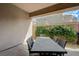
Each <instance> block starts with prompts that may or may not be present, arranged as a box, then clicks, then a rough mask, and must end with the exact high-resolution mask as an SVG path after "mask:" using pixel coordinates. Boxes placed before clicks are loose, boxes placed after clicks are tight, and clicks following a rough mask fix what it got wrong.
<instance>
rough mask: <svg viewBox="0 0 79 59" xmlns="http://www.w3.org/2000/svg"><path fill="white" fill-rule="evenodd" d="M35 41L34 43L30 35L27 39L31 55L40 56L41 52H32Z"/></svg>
mask: <svg viewBox="0 0 79 59" xmlns="http://www.w3.org/2000/svg"><path fill="white" fill-rule="evenodd" d="M33 43H34V40H33V39H32V37H30V38H29V39H28V40H27V45H28V51H29V55H30V56H38V55H39V54H37V53H31V49H32V46H33Z"/></svg>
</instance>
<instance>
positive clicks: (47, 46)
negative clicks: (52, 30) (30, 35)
mask: <svg viewBox="0 0 79 59" xmlns="http://www.w3.org/2000/svg"><path fill="white" fill-rule="evenodd" d="M30 52H31V53H39V54H41V53H44V54H45V53H49V54H53V53H54V54H58V55H60V56H61V55H64V54H65V53H67V51H66V50H65V49H64V48H62V47H61V46H60V45H58V44H57V43H56V42H55V41H54V40H52V39H51V38H49V37H37V38H36V40H35V42H34V44H33V47H32V49H31V51H30Z"/></svg>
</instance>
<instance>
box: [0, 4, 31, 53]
mask: <svg viewBox="0 0 79 59" xmlns="http://www.w3.org/2000/svg"><path fill="white" fill-rule="evenodd" d="M30 21H31V19H30V18H29V15H28V13H26V12H24V11H23V10H21V9H19V8H17V7H16V6H14V5H11V4H0V51H1V50H4V49H6V48H9V47H11V46H14V45H17V44H19V43H22V42H23V41H24V40H25V36H26V34H27V30H28V27H29V24H30Z"/></svg>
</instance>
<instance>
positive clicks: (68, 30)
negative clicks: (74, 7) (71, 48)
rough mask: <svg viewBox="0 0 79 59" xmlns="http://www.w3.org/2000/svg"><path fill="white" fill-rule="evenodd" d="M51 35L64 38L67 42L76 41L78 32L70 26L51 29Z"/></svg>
mask: <svg viewBox="0 0 79 59" xmlns="http://www.w3.org/2000/svg"><path fill="white" fill-rule="evenodd" d="M50 35H52V36H53V37H54V36H58V37H61V36H63V37H64V38H66V40H67V41H70V42H72V41H74V40H75V39H76V36H77V34H76V32H75V30H74V29H73V28H72V27H70V26H60V25H59V26H55V27H53V28H51V29H50Z"/></svg>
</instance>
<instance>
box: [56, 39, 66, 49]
mask: <svg viewBox="0 0 79 59" xmlns="http://www.w3.org/2000/svg"><path fill="white" fill-rule="evenodd" d="M56 42H57V43H58V44H59V45H60V46H61V47H63V48H65V46H66V44H67V41H66V40H59V39H57V40H56Z"/></svg>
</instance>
